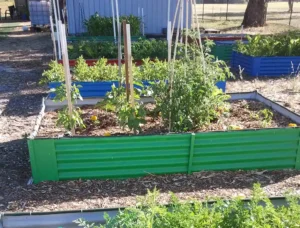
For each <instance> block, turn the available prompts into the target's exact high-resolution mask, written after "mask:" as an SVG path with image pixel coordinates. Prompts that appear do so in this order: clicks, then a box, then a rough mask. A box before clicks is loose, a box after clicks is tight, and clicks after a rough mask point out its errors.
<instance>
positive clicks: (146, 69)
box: [134, 58, 169, 81]
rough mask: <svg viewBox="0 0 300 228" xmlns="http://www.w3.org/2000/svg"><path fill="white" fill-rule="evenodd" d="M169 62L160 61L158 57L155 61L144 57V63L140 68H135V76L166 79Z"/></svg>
mask: <svg viewBox="0 0 300 228" xmlns="http://www.w3.org/2000/svg"><path fill="white" fill-rule="evenodd" d="M168 72H169V69H168V63H167V62H166V61H160V60H158V59H156V60H155V61H152V60H150V59H149V58H147V59H143V64H142V66H140V68H139V69H135V70H134V76H135V77H134V78H137V79H140V80H148V81H155V80H165V79H167V76H168Z"/></svg>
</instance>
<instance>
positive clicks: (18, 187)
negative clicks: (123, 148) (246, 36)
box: [0, 32, 300, 212]
mask: <svg viewBox="0 0 300 228" xmlns="http://www.w3.org/2000/svg"><path fill="white" fill-rule="evenodd" d="M51 55H52V43H51V40H50V35H49V34H48V33H37V34H30V33H28V34H24V33H17V32H14V33H12V34H10V35H9V36H8V38H6V39H4V40H3V39H1V40H0V212H3V211H4V212H15V211H56V210H74V209H93V208H101V207H103V208H104V207H119V206H130V205H134V204H135V202H136V196H139V195H144V194H146V192H147V189H153V188H154V187H155V186H156V187H157V188H158V189H160V191H161V202H162V203H167V202H168V200H169V198H168V192H169V191H172V192H175V193H176V194H177V195H178V197H179V198H180V199H187V198H197V199H202V200H204V199H206V198H207V197H208V196H210V197H212V196H221V197H224V198H230V197H234V196H242V197H248V196H249V195H250V189H251V187H252V185H253V184H254V183H257V182H259V183H261V184H262V186H263V188H264V190H265V191H266V192H267V193H268V195H270V196H279V195H282V194H284V193H285V192H286V191H292V192H294V193H298V194H300V171H292V170H284V171H248V172H246V171H236V172H201V173H195V174H193V175H166V176H154V175H150V176H148V177H145V178H140V179H129V180H118V181H99V180H93V181H81V180H78V181H64V182H47V183H40V184H37V185H30V186H28V185H27V181H28V179H29V178H30V177H31V170H30V165H29V156H28V148H27V145H26V139H25V137H26V135H28V134H29V133H30V132H31V131H32V128H33V124H34V122H35V120H36V116H37V114H38V111H39V108H40V105H41V99H42V97H43V96H44V95H45V92H46V89H45V88H42V87H39V86H38V84H37V82H38V80H39V78H40V75H41V73H42V71H43V69H45V67H46V65H47V63H48V61H49V60H50V58H51ZM247 83H249V85H251V84H253V81H247V82H246V84H245V83H244V82H232V83H229V87H230V90H231V91H232V90H234V88H239V87H241V85H246V86H248V84H247ZM267 84H268V83H267ZM254 88H255V86H253V87H250V86H249V89H248V91H249V90H250V91H251V90H253V89H254ZM243 90H244V89H243ZM245 90H246V88H245ZM271 98H272V97H271Z"/></svg>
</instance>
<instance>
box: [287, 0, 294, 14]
mask: <svg viewBox="0 0 300 228" xmlns="http://www.w3.org/2000/svg"><path fill="white" fill-rule="evenodd" d="M293 3H294V1H293V0H289V11H288V12H289V13H290V12H293V8H294V7H293V6H294V4H293Z"/></svg>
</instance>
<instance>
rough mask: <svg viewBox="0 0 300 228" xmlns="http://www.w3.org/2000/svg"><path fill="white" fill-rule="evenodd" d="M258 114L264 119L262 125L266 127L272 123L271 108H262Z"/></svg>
mask: <svg viewBox="0 0 300 228" xmlns="http://www.w3.org/2000/svg"><path fill="white" fill-rule="evenodd" d="M258 115H259V116H260V118H261V119H262V126H263V127H264V128H266V127H268V126H270V125H271V122H272V119H273V112H272V111H270V110H269V109H267V108H265V109H263V110H260V111H259V112H258Z"/></svg>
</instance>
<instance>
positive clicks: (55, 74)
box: [39, 61, 65, 85]
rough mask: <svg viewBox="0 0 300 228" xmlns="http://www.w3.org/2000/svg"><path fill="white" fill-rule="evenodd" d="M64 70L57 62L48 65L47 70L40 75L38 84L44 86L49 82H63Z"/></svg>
mask: <svg viewBox="0 0 300 228" xmlns="http://www.w3.org/2000/svg"><path fill="white" fill-rule="evenodd" d="M64 75H65V73H64V68H63V66H62V65H61V64H59V63H58V62H57V61H51V62H50V63H49V69H48V70H45V71H44V72H43V74H42V78H41V80H40V82H39V83H40V84H42V85H44V84H47V83H49V82H61V81H64V80H65V76H64Z"/></svg>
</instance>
